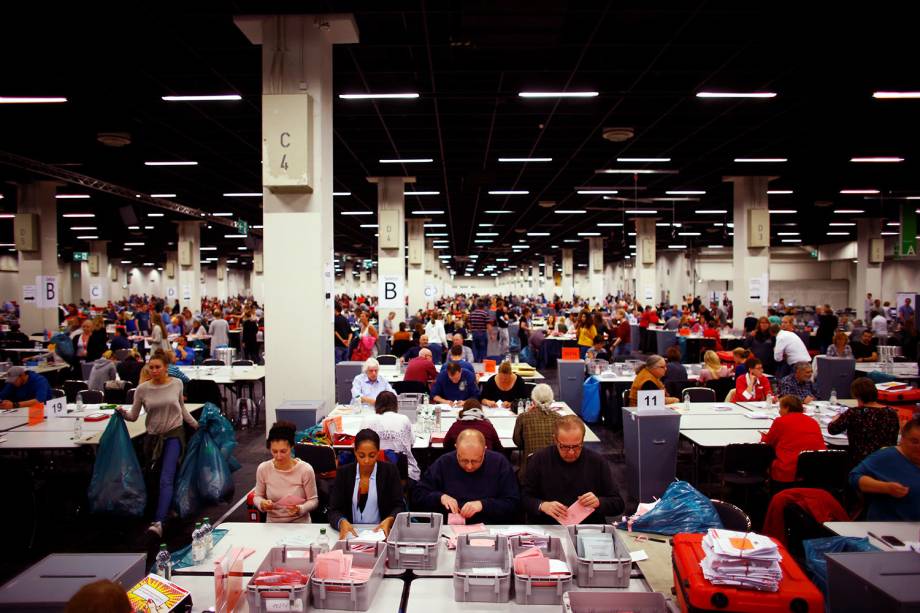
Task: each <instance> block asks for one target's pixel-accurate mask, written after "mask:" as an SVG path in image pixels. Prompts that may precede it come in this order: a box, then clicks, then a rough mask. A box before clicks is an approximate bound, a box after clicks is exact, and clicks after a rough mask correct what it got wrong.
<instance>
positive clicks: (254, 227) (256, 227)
mask: <svg viewBox="0 0 920 613" xmlns="http://www.w3.org/2000/svg"><path fill="white" fill-rule="evenodd" d="M249 227H250V228H252V229H254V230H261V229H262V228H263V227H264V226H262V225H261V224H260V225H258V226H249Z"/></svg>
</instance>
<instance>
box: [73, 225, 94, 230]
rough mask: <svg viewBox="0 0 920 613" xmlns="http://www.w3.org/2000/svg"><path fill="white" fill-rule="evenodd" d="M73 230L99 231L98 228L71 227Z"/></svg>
mask: <svg viewBox="0 0 920 613" xmlns="http://www.w3.org/2000/svg"><path fill="white" fill-rule="evenodd" d="M70 229H71V230H74V231H80V230H98V229H99V228H97V227H96V226H71V228H70Z"/></svg>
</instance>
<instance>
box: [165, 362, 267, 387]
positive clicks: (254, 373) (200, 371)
mask: <svg viewBox="0 0 920 613" xmlns="http://www.w3.org/2000/svg"><path fill="white" fill-rule="evenodd" d="M179 370H180V371H182V373H183V374H184V375H185V376H186V377H188V378H189V379H192V380H194V379H202V380H207V381H214V382H215V383H220V384H231V383H236V382H237V381H259V380H262V379H264V378H265V366H259V365H254V366H179Z"/></svg>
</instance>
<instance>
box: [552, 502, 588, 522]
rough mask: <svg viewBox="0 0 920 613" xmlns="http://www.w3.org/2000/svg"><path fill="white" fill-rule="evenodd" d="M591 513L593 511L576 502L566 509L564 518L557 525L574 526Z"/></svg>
mask: <svg viewBox="0 0 920 613" xmlns="http://www.w3.org/2000/svg"><path fill="white" fill-rule="evenodd" d="M593 512H594V509H592V508H590V507H586V506H584V505H583V504H581V503H580V502H578V501H577V500H576V501H575V502H573V503H572V505H571V506H570V507H569V508H568V511H567V512H566V514H565V517H564V518H563V519H561V520H559V523H560V524H562V525H563V526H574V525H577V524H580V523H581V522H583V521H584V520H585V518H586V517H588V516H589V515H591V513H593Z"/></svg>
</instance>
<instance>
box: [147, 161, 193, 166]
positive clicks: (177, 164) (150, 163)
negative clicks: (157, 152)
mask: <svg viewBox="0 0 920 613" xmlns="http://www.w3.org/2000/svg"><path fill="white" fill-rule="evenodd" d="M144 166H198V162H191V161H176V162H144Z"/></svg>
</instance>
